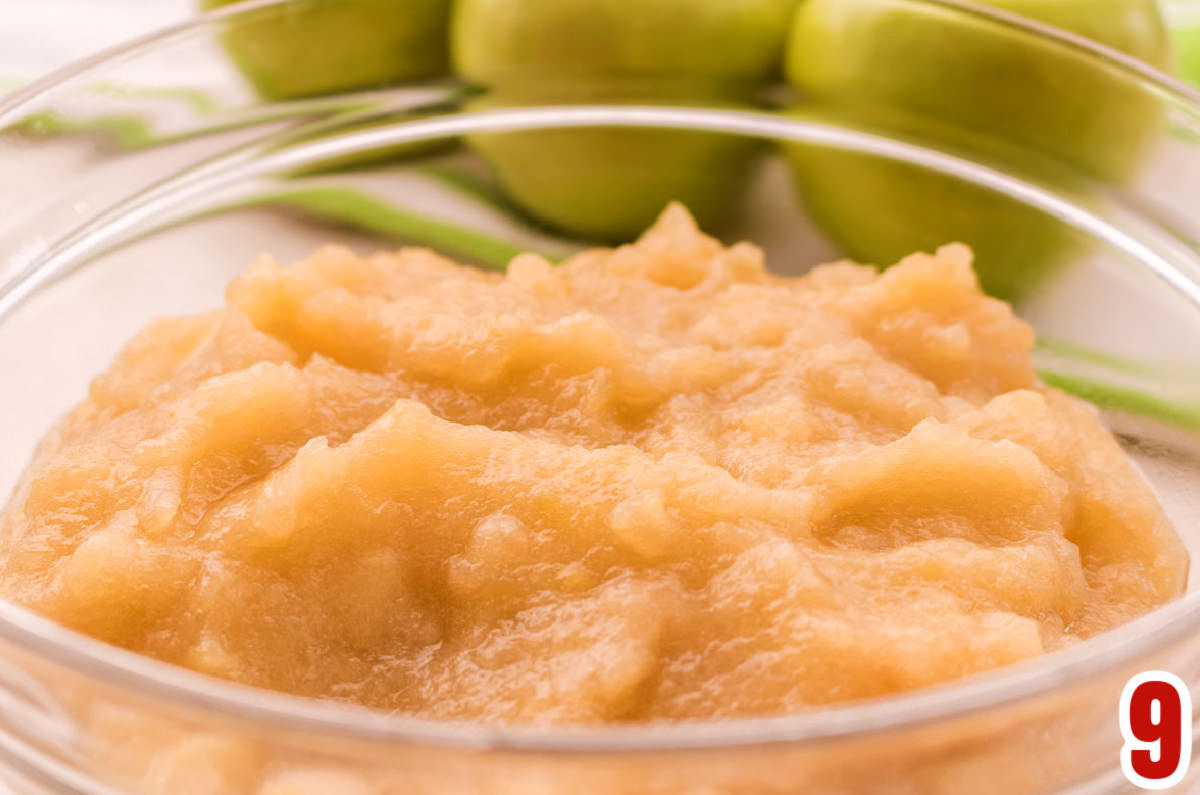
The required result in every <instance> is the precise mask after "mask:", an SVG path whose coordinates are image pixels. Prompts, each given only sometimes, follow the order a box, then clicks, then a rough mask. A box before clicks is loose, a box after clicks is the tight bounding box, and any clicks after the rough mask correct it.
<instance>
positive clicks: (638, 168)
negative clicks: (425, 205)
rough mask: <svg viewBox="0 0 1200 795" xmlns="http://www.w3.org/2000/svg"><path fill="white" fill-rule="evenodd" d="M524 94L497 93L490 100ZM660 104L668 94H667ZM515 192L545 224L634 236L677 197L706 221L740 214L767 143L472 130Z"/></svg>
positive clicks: (614, 239)
mask: <svg viewBox="0 0 1200 795" xmlns="http://www.w3.org/2000/svg"><path fill="white" fill-rule="evenodd" d="M493 103H495V104H496V105H511V104H519V102H514V101H508V100H505V99H503V98H502V97H495V98H492V97H489V98H488V100H487V102H486V104H485V103H483V102H480V103H478V104H476V105H475V107H476V108H479V109H483V108H484V107H486V106H489V105H492V104H493ZM659 104H661V101H660V102H659ZM467 141H468V143H469V145H470V146H471V147H472V148H474V149H475V151H477V152H479V153H480V154H481V155H482V156H483V157H484V158H485V159H486V160H487V161H488V162H489V163H490V164H491V166H492V170H493V171H494V172H495V174H496V178H497V179H498V180H499V182H500V184H501V186H503V188H504V190H505V192H506V193H507V194H508V196H509V198H511V199H512V200H513V202H514V203H515V204H516V205H517V206H518V207H520V208H521V209H522V210H524V211H525V212H527V213H529V214H530V215H531V216H533V217H534V218H536V219H537V220H538V221H540V222H541V223H543V224H545V225H547V226H549V227H551V228H553V229H556V230H559V231H561V232H565V233H567V234H570V235H573V236H576V237H580V238H583V239H585V240H590V241H596V242H604V243H624V242H628V241H630V240H634V239H636V238H637V236H638V235H640V234H641V233H642V232H644V231H645V230H646V228H647V227H648V226H650V225H651V224H652V223H653V222H654V219H655V218H657V217H658V215H659V213H661V212H662V210H663V208H664V207H666V206H667V204H669V203H670V202H672V201H680V202H683V203H684V204H685V205H687V207H688V209H689V210H691V212H692V214H693V215H694V216H695V217H696V219H697V221H698V222H699V223H700V224H701V225H702V227H703V228H705V229H710V230H713V229H721V228H722V227H724V226H725V225H726V224H727V223H728V222H729V221H730V219H731V218H732V217H733V216H734V214H735V212H736V210H737V208H738V205H739V204H740V202H739V201H738V197H740V196H741V195H743V193H744V191H745V188H746V186H747V184H748V183H749V181H750V177H751V176H752V174H753V172H754V168H753V166H754V163H755V161H756V160H757V158H758V155H759V154H760V153H761V152H762V150H763V144H762V142H760V141H756V140H753V139H750V138H745V137H742V136H733V135H720V134H716V133H706V132H687V131H679V130H654V129H649V130H645V129H629V128H624V129H622V128H606V127H597V128H576V129H562V130H532V131H522V132H518V133H491V134H486V135H473V136H470V137H468V139H467Z"/></svg>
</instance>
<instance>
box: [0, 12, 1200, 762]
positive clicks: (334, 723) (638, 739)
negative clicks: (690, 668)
mask: <svg viewBox="0 0 1200 795" xmlns="http://www.w3.org/2000/svg"><path fill="white" fill-rule="evenodd" d="M298 1H299V0H247V1H246V2H240V3H234V4H232V5H228V6H224V7H221V8H218V9H215V10H212V11H207V12H204V13H202V14H199V15H197V16H195V17H194V18H192V19H190V20H187V21H185V22H181V23H178V24H176V25H172V26H169V27H166V28H162V29H160V30H157V31H154V32H151V33H148V34H146V35H143V36H140V37H137V38H134V39H131V40H129V41H127V42H124V43H121V44H118V45H116V46H113V47H109V48H107V49H104V50H100V51H98V52H96V53H95V54H93V55H90V56H87V57H85V58H82V59H79V60H77V61H74V62H73V63H71V64H68V65H67V66H64V67H62V68H61V69H58V70H56V71H54V72H52V73H50V74H48V75H46V76H44V77H42V78H40V79H38V80H36V81H34V82H32V83H30V84H28V85H27V86H25V87H23V88H19V89H17V90H15V91H13V92H11V93H9V94H8V95H7V96H6V97H4V98H3V99H0V128H3V127H5V126H7V125H8V124H9V123H10V122H11V121H12V118H13V117H14V116H18V115H19V114H21V113H23V112H25V111H26V109H27V108H28V107H29V106H31V105H33V104H34V103H36V102H37V101H38V100H39V99H40V98H41V97H42V96H43V95H46V94H48V93H50V92H52V91H54V90H55V89H57V88H60V87H63V86H65V85H67V84H69V83H70V82H71V81H73V80H75V79H76V78H84V77H87V76H88V75H89V74H90V73H91V72H92V71H93V70H96V69H99V68H103V67H105V66H111V65H113V64H116V63H119V62H121V61H124V60H126V59H131V58H135V57H137V56H139V55H142V54H144V53H146V52H149V51H152V50H154V49H157V48H161V47H165V46H168V45H170V44H172V43H173V42H175V41H177V40H182V39H185V38H187V37H188V36H190V35H192V34H195V33H197V32H199V31H201V30H203V29H207V28H210V27H211V26H213V25H214V24H220V23H223V22H226V21H227V20H230V19H233V18H235V17H239V16H244V15H247V14H250V13H254V12H257V11H259V10H261V9H265V8H269V7H273V6H283V5H287V4H289V3H294V2H298ZM898 1H900V2H904V3H906V4H909V5H913V6H925V7H928V8H931V9H943V10H946V11H950V12H954V13H960V14H964V15H967V16H970V17H974V18H978V19H980V20H982V21H984V22H986V23H989V24H997V25H1000V26H1003V27H1005V28H1010V29H1013V30H1015V31H1018V32H1020V33H1022V34H1023V35H1032V36H1034V37H1036V38H1040V39H1046V40H1048V41H1051V42H1054V43H1055V44H1057V45H1060V46H1064V47H1066V48H1069V49H1072V50H1075V51H1077V52H1079V53H1080V54H1081V55H1083V56H1085V57H1089V58H1094V59H1096V60H1098V61H1099V62H1101V63H1103V64H1105V65H1106V66H1107V67H1110V68H1113V69H1115V70H1118V71H1120V72H1124V73H1126V74H1128V75H1131V76H1132V77H1134V78H1135V79H1137V80H1138V81H1139V82H1142V83H1144V84H1146V85H1147V86H1150V87H1152V88H1153V89H1154V90H1155V92H1156V93H1158V94H1160V96H1162V97H1164V98H1168V99H1170V100H1172V101H1174V102H1175V103H1177V104H1178V105H1179V106H1182V107H1185V108H1187V109H1188V110H1189V111H1190V112H1191V113H1192V114H1194V115H1195V117H1196V118H1197V119H1200V91H1196V90H1194V89H1192V88H1191V87H1189V86H1187V85H1186V84H1184V83H1182V82H1181V81H1179V80H1177V79H1175V78H1174V77H1172V76H1170V75H1168V74H1166V73H1164V72H1162V71H1160V70H1158V69H1156V68H1155V67H1153V66H1150V65H1149V64H1146V63H1144V62H1142V61H1139V60H1137V59H1135V58H1132V57H1130V56H1128V55H1125V54H1124V53H1121V52H1119V51H1116V50H1114V49H1111V48H1109V47H1106V46H1104V45H1101V44H1098V43H1096V42H1093V41H1091V40H1088V39H1086V38H1083V37H1081V36H1078V35H1075V34H1072V33H1069V32H1066V31H1062V30H1059V29H1057V28H1054V27H1051V26H1049V25H1045V24H1043V23H1039V22H1036V21H1033V20H1029V19H1027V18H1024V17H1021V16H1019V15H1017V14H1014V13H1012V12H1007V11H1003V10H999V9H994V8H990V7H986V6H982V5H979V4H977V3H974V2H970V0H898ZM1175 275H1176V276H1178V277H1179V278H1181V279H1183V280H1184V281H1186V282H1187V283H1188V284H1189V285H1190V286H1191V287H1192V288H1194V289H1195V290H1197V291H1200V281H1196V280H1194V279H1192V278H1191V277H1190V276H1188V275H1187V274H1182V273H1176V274H1175ZM1197 629H1200V589H1198V590H1196V591H1192V592H1189V593H1186V594H1184V595H1183V596H1182V597H1181V598H1179V599H1177V600H1175V601H1173V602H1171V603H1168V604H1166V605H1164V606H1162V607H1159V608H1157V609H1155V610H1153V611H1151V612H1150V613H1148V614H1146V615H1145V616H1142V617H1140V618H1138V619H1135V620H1134V621H1132V622H1130V623H1128V624H1125V625H1123V626H1121V627H1119V628H1117V629H1114V630H1112V631H1110V632H1107V633H1104V634H1102V635H1099V636H1097V637H1095V638H1092V639H1089V640H1088V641H1086V642H1085V643H1081V644H1078V645H1076V646H1074V647H1072V648H1070V649H1066V650H1063V651H1058V652H1054V653H1051V654H1048V655H1045V656H1042V657H1039V658H1035V659H1032V660H1028V661H1025V662H1022V663H1018V664H1016V665H1010V666H1006V667H1003V668H1000V669H996V670H993V671H989V672H987V673H984V674H980V675H976V676H973V677H968V678H967V679H963V680H958V681H954V682H949V683H945V684H942V685H938V686H934V687H929V688H923V689H919V690H915V691H910V692H907V693H900V694H897V695H893V696H889V697H886V698H881V699H873V700H868V701H863V702H856V703H851V704H847V705H840V706H837V707H833V708H829V709H819V710H813V711H809V712H801V713H796V714H788V715H779V716H769V717H758V718H738V719H730V720H718V721H696V722H687V723H677V724H634V725H623V726H610V727H570V726H568V727H538V726H492V725H483V724H478V723H470V722H452V721H436V720H429V719H422V718H412V717H404V716H398V715H392V714H388V713H384V712H381V711H376V710H370V709H367V708H363V707H356V706H353V705H347V704H340V703H335V702H328V701H321V700H317V699H310V698H301V697H296V696H291V695H287V694H283V693H276V692H272V691H267V690H262V689H259V688H254V687H249V686H245V685H239V684H236V683H232V682H226V681H223V680H219V679H215V678H212V677H209V676H206V675H203V674H199V673H196V672H194V671H190V670H187V669H184V668H180V667H177V666H174V665H170V664H167V663H163V662H159V661H157V660H154V659H151V658H148V657H144V656H142V655H138V654H135V653H133V652H129V651H126V650H124V649H120V648H117V647H113V646H109V645H108V644H105V643H102V642H100V641H98V640H95V639H93V638H90V637H87V636H84V635H82V634H80V633H77V632H75V631H73V630H69V629H67V628H65V627H62V626H60V625H58V624H55V623H54V622H52V621H50V620H49V619H46V618H43V617H41V616H39V615H36V614H34V613H33V612H31V611H29V610H27V609H25V608H23V607H20V606H18V605H16V604H14V603H11V602H8V601H5V600H0V638H2V639H4V640H5V641H8V642H10V643H12V644H13V645H14V646H16V647H17V648H18V649H19V650H21V651H24V652H27V653H30V654H32V655H35V656H37V657H40V658H41V659H43V660H45V661H47V662H49V663H51V664H53V665H56V666H60V667H62V668H65V669H68V670H69V671H70V672H71V673H73V674H77V675H80V676H82V677H84V678H87V679H90V680H93V681H95V682H97V683H98V684H100V685H102V686H108V687H113V688H117V689H121V690H127V691H131V692H133V693H135V694H137V695H138V696H141V697H146V696H149V697H153V698H157V699H162V700H163V701H165V702H167V703H168V704H169V705H171V706H182V707H190V708H195V709H199V710H202V711H206V712H211V713H216V714H218V715H220V716H222V717H228V718H233V719H237V720H243V721H249V722H252V723H254V724H256V725H257V724H263V723H265V724H269V725H271V726H272V727H275V728H278V729H283V730H287V731H304V732H316V733H323V734H330V735H335V736H339V737H342V738H345V739H351V740H360V741H364V742H388V743H406V744H412V745H425V746H437V747H443V748H470V749H486V750H504V751H510V752H520V753H563V754H580V753H585V754H602V753H640V752H661V751H694V750H716V749H728V748H737V747H746V746H761V745H768V744H779V743H788V744H796V743H820V742H829V741H831V740H837V739H842V738H850V737H860V736H868V735H874V734H880V733H884V732H889V731H898V730H911V729H918V728H920V727H922V726H925V725H929V724H933V723H936V722H938V721H947V720H954V719H959V718H965V717H968V716H971V715H974V714H977V713H980V712H982V711H985V710H988V709H991V708H1003V707H1006V706H1011V705H1014V704H1017V703H1018V702H1021V701H1023V700H1027V699H1032V698H1035V697H1037V696H1040V695H1045V694H1047V693H1049V692H1052V691H1054V690H1055V689H1057V688H1060V687H1068V686H1070V685H1072V684H1077V683H1079V682H1081V681H1083V680H1084V679H1085V678H1090V677H1097V676H1102V675H1104V674H1105V673H1108V672H1111V671H1113V670H1115V669H1117V668H1119V667H1120V666H1121V665H1122V664H1126V663H1130V662H1132V661H1134V660H1135V659H1136V658H1137V657H1139V656H1142V655H1146V654H1149V653H1152V652H1153V651H1155V650H1157V649H1160V648H1163V647H1165V646H1166V645H1168V644H1170V643H1172V642H1174V641H1177V640H1179V639H1180V638H1182V637H1184V636H1187V635H1190V634H1192V633H1193V632H1194V631H1196V630H1197ZM1114 696H1115V694H1114Z"/></svg>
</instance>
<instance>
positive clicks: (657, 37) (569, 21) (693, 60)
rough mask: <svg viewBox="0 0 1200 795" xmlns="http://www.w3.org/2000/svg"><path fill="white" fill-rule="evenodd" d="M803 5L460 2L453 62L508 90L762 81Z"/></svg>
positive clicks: (761, 0) (756, 0) (650, 0)
mask: <svg viewBox="0 0 1200 795" xmlns="http://www.w3.org/2000/svg"><path fill="white" fill-rule="evenodd" d="M795 5H796V3H795V0H458V2H457V3H456V5H455V9H454V21H453V31H452V37H453V38H452V50H453V54H454V64H455V67H456V68H457V70H458V72H459V74H461V75H462V76H463V77H465V78H467V79H468V80H472V81H476V82H478V83H481V84H483V85H487V86H499V87H502V88H505V89H509V90H511V89H515V88H535V89H536V88H540V87H543V86H545V85H546V83H547V81H550V82H552V83H560V82H561V83H567V84H576V83H584V84H587V83H591V82H593V81H595V80H597V79H602V80H608V79H612V78H629V79H630V80H634V81H637V82H639V83H643V84H644V83H645V82H657V81H660V80H667V81H672V80H682V81H684V82H693V81H694V82H698V83H704V82H707V83H720V82H730V81H746V82H750V83H757V82H758V81H761V80H762V79H763V78H765V77H768V76H770V75H772V74H773V73H774V72H775V71H776V70H777V69H778V68H779V60H780V57H781V55H782V52H783V44H784V40H785V38H786V36H787V26H788V22H789V20H790V18H791V13H792V9H793V8H794V7H795ZM573 87H574V86H573V85H569V86H568V88H573Z"/></svg>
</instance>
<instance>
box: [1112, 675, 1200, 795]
mask: <svg viewBox="0 0 1200 795" xmlns="http://www.w3.org/2000/svg"><path fill="white" fill-rule="evenodd" d="M1120 721H1121V736H1122V737H1124V738H1125V745H1124V746H1123V747H1122V748H1121V769H1122V770H1123V771H1124V772H1125V777H1126V778H1128V779H1129V781H1130V782H1131V783H1132V784H1134V785H1135V786H1138V787H1141V788H1143V789H1166V788H1167V787H1172V786H1174V785H1176V784H1178V783H1179V781H1180V780H1181V779H1182V778H1183V777H1184V775H1186V774H1187V769H1188V764H1189V763H1190V762H1191V758H1192V698H1191V695H1190V694H1189V693H1188V689H1187V686H1186V685H1184V683H1183V680H1181V679H1180V678H1179V677H1178V676H1175V674H1171V673H1167V672H1166V671H1145V672H1143V673H1140V674H1138V675H1137V676H1135V677H1133V678H1132V679H1130V680H1129V682H1128V683H1127V684H1126V685H1125V690H1124V691H1123V692H1122V693H1121V712H1120Z"/></svg>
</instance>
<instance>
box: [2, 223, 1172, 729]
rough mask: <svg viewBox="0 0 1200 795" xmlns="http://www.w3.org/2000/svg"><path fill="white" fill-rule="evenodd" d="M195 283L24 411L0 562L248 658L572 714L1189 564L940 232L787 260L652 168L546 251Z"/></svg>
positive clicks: (415, 694)
mask: <svg viewBox="0 0 1200 795" xmlns="http://www.w3.org/2000/svg"><path fill="white" fill-rule="evenodd" d="M227 299H228V300H227V306H226V307H225V308H224V309H222V310H220V311H217V312H213V313H211V314H207V315H202V316H198V317H185V318H170V319H165V320H160V321H157V322H155V323H153V324H151V325H150V327H149V328H147V329H146V330H145V331H144V332H142V333H141V334H140V335H139V336H138V337H136V338H135V339H134V340H133V341H132V342H131V343H129V345H128V346H127V347H126V348H125V350H124V351H123V352H122V353H121V354H120V356H119V357H118V358H117V360H116V361H115V363H113V365H112V366H111V367H110V369H109V370H108V371H107V372H106V373H105V374H104V375H102V376H100V377H99V378H97V379H96V380H95V382H94V383H93V385H92V387H91V391H90V394H89V396H88V398H87V400H86V401H84V402H83V403H82V404H81V405H79V406H78V407H77V408H75V409H74V410H73V411H72V412H71V413H70V414H69V416H67V417H66V418H65V420H63V421H62V422H61V424H60V425H59V426H58V427H57V428H55V429H54V430H53V431H52V432H51V433H50V434H49V436H48V437H47V438H46V439H45V441H44V442H43V443H42V445H41V446H40V448H39V450H38V451H37V453H36V456H35V458H34V460H33V462H32V464H31V465H30V467H29V469H28V472H27V474H26V475H25V477H24V478H23V480H22V482H21V484H20V485H19V487H18V489H17V491H16V493H15V495H14V497H13V499H12V501H11V503H10V505H9V506H8V508H7V511H6V513H5V514H4V516H3V519H2V520H0V521H2V527H0V539H2V540H0V544H2V546H0V560H2V565H0V592H2V594H3V596H5V597H7V598H9V599H12V600H15V601H17V602H19V603H22V604H24V605H27V606H28V607H30V608H33V609H34V610H36V611H38V612H40V613H43V614H45V615H46V616H49V617H51V618H53V619H54V620H56V621H59V622H61V623H63V624H65V625H67V626H69V627H72V628H74V629H76V630H79V631H81V632H84V633H87V634H89V635H93V636H95V637H97V638H100V639H102V640H104V641H107V642H109V643H112V644H116V645H118V646H122V647H125V648H127V649H131V650H133V651H136V652H140V653H142V654H146V655H150V656H153V657H156V658H159V659H161V660H166V661H168V662H171V663H176V664H178V665H182V666H186V667H188V668H192V669H195V670H197V671H201V672H203V673H206V674H211V675H213V676H216V677H221V678H224V679H229V680H234V681H237V682H242V683H247V684H250V685H256V686H260V687H264V688H273V689H277V690H281V691H286V692H289V693H295V694H300V695H304V696H315V697H319V698H325V699H335V700H343V701H349V702H356V703H359V704H363V705H367V706H370V707H375V708H379V709H382V710H391V711H397V712H399V713H405V714H412V715H418V716H425V717H430V718H438V719H466V720H477V721H485V722H492V723H542V724H569V723H597V722H628V721H646V720H696V719H706V718H729V717H735V716H748V715H764V714H777V713H782V712H788V711H798V710H805V709H810V708H814V707H820V706H824V705H829V704H834V703H839V702H845V701H849V700H853V699H862V698H867V697H872V696H880V695H884V694H889V693H894V692H897V691H903V690H908V689H910V688H917V687H922V686H926V685H931V684H934V683H938V682H944V681H947V680H951V679H955V678H957V677H962V676H964V675H968V674H972V673H975V672H979V671H983V670H985V669H991V668H994V667H996V666H1001V665H1005V664H1008V663H1012V662H1016V661H1019V660H1024V659H1026V658H1030V657H1034V656H1035V655H1039V654H1042V653H1044V652H1048V651H1052V650H1055V649H1061V648H1063V647H1066V646H1069V645H1071V644H1073V643H1076V642H1078V641H1080V640H1083V639H1086V638H1089V637H1091V636H1093V635H1095V634H1097V633H1099V632H1103V631H1105V630H1108V629H1110V628H1112V627H1115V626H1117V625H1119V624H1121V623H1122V622H1125V621H1128V620H1130V619H1131V618H1134V617H1135V616H1138V615H1139V614H1142V613H1144V612H1146V611H1147V610H1149V609H1151V608H1152V607H1154V606H1156V605H1159V604H1161V603H1163V602H1165V601H1167V600H1170V599H1171V598H1173V597H1175V596H1177V595H1178V594H1179V593H1180V592H1181V591H1182V589H1183V588H1184V585H1185V578H1186V569H1187V555H1186V552H1185V550H1184V548H1183V546H1182V544H1181V542H1180V540H1179V538H1178V537H1177V536H1176V534H1175V532H1174V530H1173V528H1172V527H1171V526H1170V525H1169V523H1168V521H1167V520H1166V518H1165V516H1164V514H1163V512H1162V510H1161V509H1160V507H1159V505H1158V503H1157V501H1156V499H1155V497H1154V495H1153V494H1152V492H1151V491H1150V489H1149V488H1148V487H1147V485H1146V483H1145V482H1144V481H1143V479H1142V478H1141V476H1140V474H1139V473H1138V471H1137V470H1136V469H1135V467H1134V466H1133V464H1132V463H1131V462H1130V461H1129V460H1128V459H1127V458H1126V456H1125V455H1124V453H1123V452H1122V451H1121V449H1120V448H1119V447H1118V445H1117V443H1116V441H1114V439H1113V437H1112V436H1111V435H1110V434H1109V432H1108V431H1107V430H1105V428H1104V427H1103V426H1102V425H1101V423H1100V421H1099V419H1098V417H1097V413H1096V411H1095V410H1094V409H1093V408H1092V407H1091V406H1089V405H1086V404H1084V403H1082V402H1080V401H1079V400H1076V399H1074V398H1071V397H1068V396H1066V395H1064V394H1062V393H1060V392H1057V391H1055V390H1053V389H1049V388H1047V387H1045V386H1043V385H1042V384H1040V383H1039V381H1038V379H1037V377H1036V376H1035V374H1034V370H1033V367H1032V361H1031V346H1032V344H1033V341H1034V335H1033V332H1032V330H1031V329H1030V327H1029V326H1028V325H1026V324H1025V323H1024V322H1022V321H1021V320H1019V319H1018V318H1017V317H1015V316H1014V314H1013V312H1012V311H1011V309H1010V308H1009V307H1008V306H1007V305H1006V304H1004V303H1002V302H1000V301H996V300H993V299H991V298H988V297H986V296H984V295H983V294H982V293H981V292H980V290H979V289H978V286H977V283H976V280H975V277H974V275H973V273H972V271H971V267H970V253H969V251H968V250H967V249H966V248H965V247H963V246H958V245H954V246H947V247H945V248H943V249H941V250H940V251H938V252H937V253H936V254H933V255H928V254H916V255H913V256H911V257H909V258H907V259H906V260H904V261H903V262H901V263H900V264H898V265H896V266H895V267H893V268H891V269H889V270H887V271H885V272H883V273H882V274H880V273H878V272H877V271H876V270H875V269H872V268H868V267H864V266H859V265H854V264H848V263H838V264H832V265H825V266H821V267H818V268H816V269H815V270H813V271H812V272H811V273H810V274H808V275H806V276H804V277H801V278H782V277H777V276H773V275H771V274H770V273H769V272H768V271H767V269H766V268H765V266H764V262H763V254H762V252H761V251H760V250H759V249H758V248H756V247H755V246H753V245H749V244H746V243H740V244H737V245H734V246H732V247H729V248H726V247H723V246H722V245H721V244H720V243H718V242H717V241H715V240H713V239H711V238H709V237H706V236H704V235H703V234H701V233H700V231H699V230H698V229H697V228H696V226H695V224H694V222H693V221H692V219H691V217H690V216H689V215H688V213H687V212H686V210H684V209H683V208H682V207H679V206H674V207H671V208H669V209H668V210H667V211H666V212H665V213H664V214H663V216H662V217H661V219H660V220H659V221H658V223H657V225H655V226H654V227H653V228H652V229H650V230H649V231H648V232H647V233H646V234H645V235H644V236H643V237H642V238H641V239H640V240H639V241H638V242H637V243H635V244H633V245H629V246H625V247H622V248H618V249H615V250H595V251H588V252H585V253H582V254H579V255H577V256H575V257H573V258H572V259H570V260H569V261H568V262H566V263H565V264H563V265H561V266H553V265H551V264H550V263H549V262H547V261H546V260H544V259H542V258H540V257H538V256H536V255H532V254H527V255H522V256H520V257H517V258H516V259H515V260H513V262H512V264H511V267H510V268H509V269H508V272H507V273H506V274H504V275H498V274H493V273H486V272H483V271H480V270H478V269H475V268H471V267H466V266H462V265H458V264H455V263H453V262H450V261H448V260H446V259H444V258H442V257H440V256H438V255H436V254H434V253H432V252H430V251H426V250H417V249H405V250H402V251H399V252H397V253H383V254H375V255H373V256H368V257H365V258H362V257H359V256H356V255H355V254H353V253H352V252H350V251H349V250H346V249H343V248H326V249H323V250H321V251H319V252H317V253H316V254H315V255H314V256H313V257H311V258H310V259H308V260H306V261H304V262H300V263H298V264H295V265H292V266H290V267H281V266H280V265H278V264H276V263H275V262H274V261H272V260H271V259H269V258H263V259H260V260H259V261H257V262H255V263H254V264H253V265H252V266H251V267H250V269H249V270H248V271H247V272H246V274H245V275H244V276H242V277H240V278H238V279H237V280H235V281H234V282H233V283H232V284H231V285H230V286H229V289H228V294H227Z"/></svg>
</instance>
